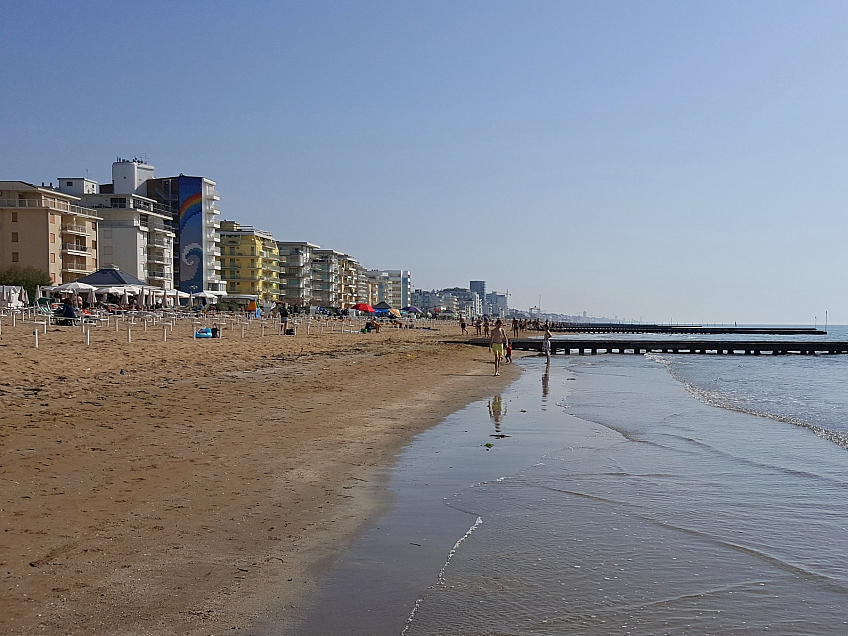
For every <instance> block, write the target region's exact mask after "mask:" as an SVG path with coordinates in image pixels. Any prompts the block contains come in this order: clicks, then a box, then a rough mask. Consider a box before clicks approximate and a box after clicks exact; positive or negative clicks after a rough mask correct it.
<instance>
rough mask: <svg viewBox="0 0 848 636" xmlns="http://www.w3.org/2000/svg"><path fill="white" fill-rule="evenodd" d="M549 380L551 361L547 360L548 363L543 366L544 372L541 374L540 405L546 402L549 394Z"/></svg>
mask: <svg viewBox="0 0 848 636" xmlns="http://www.w3.org/2000/svg"><path fill="white" fill-rule="evenodd" d="M550 380H551V361H550V360H548V363H547V364H546V365H545V372H544V373H543V374H542V404H543V405H544V404H545V403H546V402H547V401H548V393H550V386H549V383H550Z"/></svg>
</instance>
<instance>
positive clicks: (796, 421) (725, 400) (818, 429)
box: [645, 353, 848, 450]
mask: <svg viewBox="0 0 848 636" xmlns="http://www.w3.org/2000/svg"><path fill="white" fill-rule="evenodd" d="M645 358H646V359H648V360H651V361H653V362H657V363H658V364H662V365H665V368H666V370H667V371H668V373H669V375H671V377H673V378H674V379H675V380H677V381H678V382H680V383H681V384H682V385H683V386H684V387H685V388H686V390H687V391H688V392H689V393H690V394H691V395H692V396H693V397H694V398H695V399H697V400H698V401H700V402H702V403H704V404H706V405H708V406H713V407H716V408H722V409H725V410H728V411H736V412H738V413H747V414H748V415H756V416H757V417H765V418H768V419H771V420H775V421H778V422H784V423H786V424H792V425H793V426H798V427H801V428H806V429H808V430H809V431H811V432H812V433H813V434H815V435H817V436H818V437H821V438H822V439H824V440H827V441H829V442H831V443H833V444H836V445H837V446H840V447H842V448H844V449H845V450H848V434H846V433H844V432H841V431H837V430H833V429H831V428H827V427H825V426H822V425H821V424H818V423H816V422H813V421H810V420H809V419H804V418H803V417H798V416H795V415H788V414H786V413H778V412H775V411H774V410H768V409H765V408H757V407H756V406H753V405H751V404H750V402H748V403H745V402H744V401H743V400H744V399H745V397H746V396H743V397H741V398H739V400H738V401H734V400H733V399H731V397H730V395H736V394H737V392H736V391H732V390H731V391H727V392H726V393H722V392H719V391H713V390H710V389H707V388H704V387H702V386H698V385H697V384H695V383H694V382H692V381H691V380H690V379H688V378H687V377H685V375H684V374H683V373H682V371H681V362H680V361H679V360H676V359H674V358H672V357H671V356H669V355H667V354H661V353H647V354H645ZM739 367H740V368H744V367H745V365H744V364H740V365H739ZM716 381H719V382H728V383H730V382H733V381H734V380H732V379H727V378H721V377H719V378H716ZM747 397H748V398H749V399H751V398H750V396H747ZM786 400H787V401H789V402H795V403H798V400H797V399H796V400H793V399H792V398H791V397H787V398H786Z"/></svg>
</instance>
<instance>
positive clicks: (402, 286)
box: [368, 269, 412, 309]
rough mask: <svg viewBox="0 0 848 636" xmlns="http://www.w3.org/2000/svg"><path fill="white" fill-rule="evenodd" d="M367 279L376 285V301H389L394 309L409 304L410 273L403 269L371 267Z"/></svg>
mask: <svg viewBox="0 0 848 636" xmlns="http://www.w3.org/2000/svg"><path fill="white" fill-rule="evenodd" d="M368 279H369V281H370V282H371V284H372V285H374V286H375V287H376V292H377V294H376V295H377V298H376V299H375V300H376V302H378V303H381V302H386V303H389V305H391V306H392V307H393V308H395V309H401V308H403V307H407V306H408V305H409V302H410V299H411V298H412V275H411V274H410V272H409V270H405V269H371V270H368Z"/></svg>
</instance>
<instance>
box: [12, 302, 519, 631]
mask: <svg viewBox="0 0 848 636" xmlns="http://www.w3.org/2000/svg"><path fill="white" fill-rule="evenodd" d="M458 331H459V329H458V328H456V327H452V326H446V327H445V328H443V329H441V330H438V331H424V330H384V331H383V332H381V333H380V334H367V335H366V334H358V333H357V334H334V335H321V336H319V335H312V336H305V335H298V336H296V337H284V336H268V337H264V338H263V337H260V336H259V333H258V331H254V332H253V333H248V334H247V337H246V338H244V339H242V338H240V337H239V336H240V334H238V333H233V332H226V333H225V336H226V337H225V338H223V339H221V340H200V341H195V340H192V339H191V338H190V337H189V334H190V329H189V327H188V325H178V326H177V329H176V331H175V332H174V334H173V335H172V336H170V337H169V340H168V342H162V341H161V338H162V334H161V332H160V331H158V330H152V329H151V331H149V332H144V331H142V330H141V329H140V328H135V329H134V330H133V338H132V339H133V342H132V343H127V342H126V334H125V332H124V331H122V332H121V333H118V334H116V333H115V332H114V331H113V330H107V329H105V328H100V329H95V330H93V331H92V336H91V346H89V347H85V345H84V341H83V336H82V334H81V333H80V331H79V330H77V329H73V328H60V327H51V328H50V329H49V331H48V333H47V334H41V336H40V348H39V349H37V350H36V349H34V348H33V346H32V328H31V326H30V325H26V326H22V325H20V324H19V325H18V327H17V328H16V329H12V328H11V326H10V325H9V324H8V318H6V319H3V332H2V338H0V359H2V370H3V373H2V377H0V401H2V409H0V438H2V446H1V447H0V475H1V476H2V479H0V524H1V525H2V527H3V541H2V542H0V573H2V590H3V592H2V597H3V603H2V604H0V631H2V632H3V633H8V634H31V633H41V634H68V633H97V634H140V633H158V634H177V633H179V634H217V633H223V632H225V631H226V632H228V633H231V630H233V629H246V628H248V627H249V626H250V625H253V624H255V623H257V622H262V620H263V619H265V618H267V616H268V615H269V613H272V614H273V615H274V617H275V620H277V621H281V622H280V623H279V625H280V626H281V627H284V625H285V624H286V622H287V621H289V620H291V619H293V618H296V617H298V616H300V614H301V612H302V611H303V609H304V608H305V607H306V601H307V600H308V599H309V597H310V594H311V592H312V591H313V590H314V589H315V582H316V577H317V576H318V575H319V574H320V573H321V571H322V570H321V568H322V567H323V566H325V565H326V564H327V563H328V562H331V561H332V559H333V558H334V556H335V555H337V554H339V553H340V551H341V550H342V549H343V548H344V547H345V546H346V545H347V544H348V543H349V541H350V540H351V538H352V537H353V536H354V535H355V533H356V532H357V531H358V530H359V529H360V528H362V527H363V524H365V523H367V521H368V520H369V518H371V517H372V516H373V515H375V514H377V512H379V511H380V510H381V507H384V506H385V505H386V504H387V502H388V499H387V494H386V491H385V481H383V480H381V478H380V475H383V474H385V471H384V470H382V468H381V467H384V466H386V465H387V464H389V463H391V462H392V461H393V458H394V456H395V454H396V453H397V452H398V451H399V450H400V449H401V448H402V447H403V446H404V445H405V444H406V443H408V441H409V440H410V439H411V438H412V437H413V436H414V435H415V434H417V433H419V432H421V431H422V430H424V429H426V428H428V427H429V426H432V425H434V424H436V423H438V422H439V421H440V420H441V419H442V418H443V417H445V416H446V415H448V414H449V413H451V412H453V411H455V410H457V409H459V408H461V407H462V406H464V405H465V404H468V403H470V402H471V401H473V400H476V399H479V398H481V397H485V396H488V395H491V394H493V392H494V391H497V390H498V389H500V388H502V387H504V386H505V385H506V384H508V383H509V382H510V381H511V380H512V379H514V378H515V377H516V376H517V375H518V368H517V367H506V369H505V371H504V372H503V374H502V376H501V377H498V378H495V377H492V375H491V373H492V369H491V364H490V362H489V357H488V352H486V350H485V349H482V348H478V347H468V346H463V345H458V344H443V343H442V341H443V340H450V339H458V335H459V334H458ZM233 336H234V337H233ZM122 371H123V373H122Z"/></svg>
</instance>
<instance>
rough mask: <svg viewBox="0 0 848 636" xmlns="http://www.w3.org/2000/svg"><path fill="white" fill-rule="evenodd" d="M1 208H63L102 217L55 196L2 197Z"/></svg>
mask: <svg viewBox="0 0 848 636" xmlns="http://www.w3.org/2000/svg"><path fill="white" fill-rule="evenodd" d="M0 208H50V209H51V210H61V211H62V212H70V213H71V214H79V215H80V216H89V217H93V218H95V219H97V218H100V217H98V216H97V215H96V214H95V213H94V210H92V209H91V208H83V207H80V206H79V205H72V204H70V203H68V202H67V201H63V200H61V199H54V198H53V197H40V198H36V199H0Z"/></svg>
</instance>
